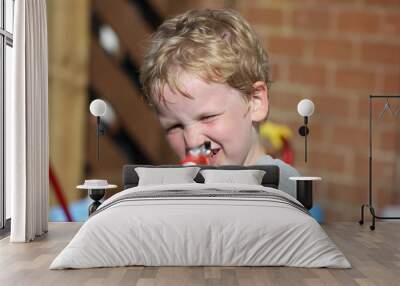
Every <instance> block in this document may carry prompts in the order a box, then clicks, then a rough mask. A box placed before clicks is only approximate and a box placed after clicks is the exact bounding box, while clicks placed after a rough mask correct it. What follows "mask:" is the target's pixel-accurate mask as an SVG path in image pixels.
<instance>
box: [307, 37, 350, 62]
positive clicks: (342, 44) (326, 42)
mask: <svg viewBox="0 0 400 286" xmlns="http://www.w3.org/2000/svg"><path fill="white" fill-rule="evenodd" d="M312 49H313V55H314V56H315V57H316V58H318V59H330V60H332V59H333V60H350V59H351V58H352V56H353V53H352V51H353V49H354V45H353V44H352V43H351V42H349V41H344V40H341V41H339V40H337V39H335V40H333V39H332V40H331V39H317V40H315V41H314V42H313V45H312Z"/></svg>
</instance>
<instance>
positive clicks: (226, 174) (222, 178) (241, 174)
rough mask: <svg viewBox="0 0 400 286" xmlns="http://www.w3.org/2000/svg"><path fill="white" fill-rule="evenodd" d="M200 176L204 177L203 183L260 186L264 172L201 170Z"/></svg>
mask: <svg viewBox="0 0 400 286" xmlns="http://www.w3.org/2000/svg"><path fill="white" fill-rule="evenodd" d="M200 174H201V175H202V176H203V177H204V183H205V184H208V183H226V184H230V183H233V184H246V185H261V182H262V179H263V177H264V175H265V171H262V170H218V169H206V170H201V171H200Z"/></svg>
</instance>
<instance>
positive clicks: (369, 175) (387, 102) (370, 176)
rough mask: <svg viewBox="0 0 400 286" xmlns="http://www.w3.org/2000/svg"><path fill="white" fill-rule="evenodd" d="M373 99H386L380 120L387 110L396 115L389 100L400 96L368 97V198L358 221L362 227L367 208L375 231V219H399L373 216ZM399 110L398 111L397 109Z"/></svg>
mask: <svg viewBox="0 0 400 286" xmlns="http://www.w3.org/2000/svg"><path fill="white" fill-rule="evenodd" d="M374 99H386V103H385V107H384V110H383V111H382V113H381V115H380V116H379V118H382V116H383V115H384V112H385V111H386V110H387V109H389V111H390V113H391V115H396V114H397V112H398V111H396V112H393V111H392V109H391V108H390V105H389V99H400V95H391V96H389V95H370V96H369V158H368V159H369V168H368V169H369V172H368V180H369V181H368V186H369V189H368V192H369V198H368V204H363V205H362V206H361V220H360V221H359V224H360V225H362V224H364V208H368V209H369V211H370V213H371V215H372V225H370V227H369V228H370V229H371V230H375V220H376V219H400V217H383V216H377V215H376V214H375V208H374V206H373V203H372V101H373V100H374ZM399 110H400V109H399Z"/></svg>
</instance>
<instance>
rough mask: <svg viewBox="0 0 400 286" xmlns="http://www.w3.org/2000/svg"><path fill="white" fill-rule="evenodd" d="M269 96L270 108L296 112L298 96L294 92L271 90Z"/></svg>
mask: <svg viewBox="0 0 400 286" xmlns="http://www.w3.org/2000/svg"><path fill="white" fill-rule="evenodd" d="M269 96H270V97H269V98H270V105H271V108H273V109H275V108H281V109H286V110H292V111H293V112H296V114H297V104H298V102H299V101H300V96H298V95H297V94H296V93H293V92H287V91H281V90H272V91H271V93H270V95H269Z"/></svg>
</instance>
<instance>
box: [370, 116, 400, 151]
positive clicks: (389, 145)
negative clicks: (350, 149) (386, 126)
mask: <svg viewBox="0 0 400 286" xmlns="http://www.w3.org/2000/svg"><path fill="white" fill-rule="evenodd" d="M399 110H400V109H399ZM379 133H380V134H379V141H378V142H377V144H376V145H377V148H379V149H382V150H384V151H390V150H391V151H396V147H397V145H398V144H399V143H400V132H399V131H398V130H396V129H393V130H387V131H382V132H379Z"/></svg>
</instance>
